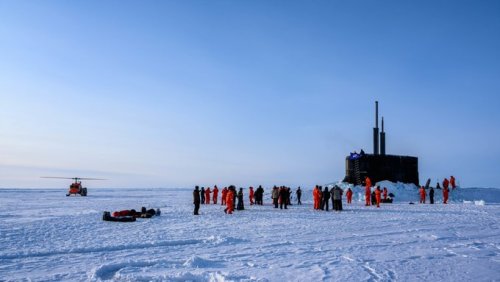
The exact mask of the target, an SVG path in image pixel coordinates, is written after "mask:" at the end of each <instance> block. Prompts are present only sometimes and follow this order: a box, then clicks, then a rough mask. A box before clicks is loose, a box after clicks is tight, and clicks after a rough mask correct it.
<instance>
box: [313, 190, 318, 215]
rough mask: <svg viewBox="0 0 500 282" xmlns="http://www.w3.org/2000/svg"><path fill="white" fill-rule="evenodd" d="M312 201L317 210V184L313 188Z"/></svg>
mask: <svg viewBox="0 0 500 282" xmlns="http://www.w3.org/2000/svg"><path fill="white" fill-rule="evenodd" d="M313 203H314V205H313V206H314V209H315V210H317V209H319V205H318V185H316V187H314V189H313Z"/></svg>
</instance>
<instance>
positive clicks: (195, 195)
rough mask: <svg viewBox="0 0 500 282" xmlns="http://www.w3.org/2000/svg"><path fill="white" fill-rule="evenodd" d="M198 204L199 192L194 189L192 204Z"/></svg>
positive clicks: (199, 200)
mask: <svg viewBox="0 0 500 282" xmlns="http://www.w3.org/2000/svg"><path fill="white" fill-rule="evenodd" d="M200 202H201V199H200V190H198V189H196V190H194V191H193V204H199V203H200Z"/></svg>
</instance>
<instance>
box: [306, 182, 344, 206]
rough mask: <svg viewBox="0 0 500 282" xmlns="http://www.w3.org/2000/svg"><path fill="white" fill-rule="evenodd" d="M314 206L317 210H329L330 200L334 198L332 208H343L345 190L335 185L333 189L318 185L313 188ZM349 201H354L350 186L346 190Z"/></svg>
mask: <svg viewBox="0 0 500 282" xmlns="http://www.w3.org/2000/svg"><path fill="white" fill-rule="evenodd" d="M312 193H313V206H314V209H315V210H326V211H328V210H329V202H330V199H331V200H332V208H333V210H334V211H341V210H342V195H343V194H344V190H342V189H341V188H340V187H339V186H337V185H335V186H334V187H332V189H331V190H328V187H325V188H324V189H323V187H322V186H318V185H316V186H315V187H314V189H313V192H312ZM346 197H347V203H351V201H352V190H351V188H349V189H348V190H347V192H346Z"/></svg>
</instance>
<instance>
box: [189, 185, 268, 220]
mask: <svg viewBox="0 0 500 282" xmlns="http://www.w3.org/2000/svg"><path fill="white" fill-rule="evenodd" d="M250 188H251V191H252V195H253V196H255V194H257V195H258V194H260V193H262V194H263V193H264V189H263V188H262V187H260V186H259V188H257V193H253V187H250ZM259 189H261V190H259ZM207 191H208V192H207ZM261 191H262V192H261ZM213 193H214V194H213V203H214V204H217V194H218V188H217V186H214V190H213ZM221 194H222V198H221V205H226V208H225V209H224V212H225V213H228V214H232V213H233V211H234V210H235V209H236V210H244V209H245V205H244V202H243V188H240V190H239V191H238V192H236V187H235V186H233V185H231V186H229V187H224V189H222V192H221ZM207 199H210V187H208V188H207V189H205V187H202V188H201V190H200V187H199V186H196V187H195V189H194V191H193V204H194V215H199V210H200V205H201V204H210V200H207ZM259 202H260V204H262V199H260V200H259ZM253 203H254V201H253V198H251V204H252V205H253Z"/></svg>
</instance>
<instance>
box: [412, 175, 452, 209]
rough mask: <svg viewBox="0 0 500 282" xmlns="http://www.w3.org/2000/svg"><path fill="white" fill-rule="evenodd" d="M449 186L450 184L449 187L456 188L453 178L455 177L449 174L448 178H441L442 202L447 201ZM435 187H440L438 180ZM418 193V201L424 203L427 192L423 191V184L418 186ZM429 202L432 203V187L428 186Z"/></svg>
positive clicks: (445, 202)
mask: <svg viewBox="0 0 500 282" xmlns="http://www.w3.org/2000/svg"><path fill="white" fill-rule="evenodd" d="M450 186H451V189H455V188H457V185H456V180H455V177H453V175H452V176H450V180H448V179H447V178H445V179H444V180H443V189H442V190H443V204H447V203H448V197H449V194H450V189H449V187H450ZM436 189H441V186H440V185H439V182H438V183H437V184H436ZM419 194H420V203H421V204H425V200H426V197H427V192H426V191H425V187H424V186H420V189H419ZM429 202H430V203H431V204H434V188H433V187H430V188H429Z"/></svg>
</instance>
